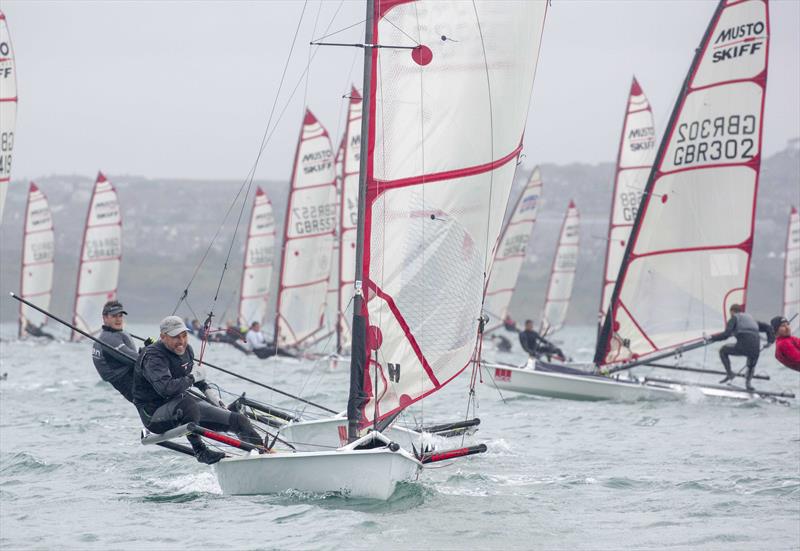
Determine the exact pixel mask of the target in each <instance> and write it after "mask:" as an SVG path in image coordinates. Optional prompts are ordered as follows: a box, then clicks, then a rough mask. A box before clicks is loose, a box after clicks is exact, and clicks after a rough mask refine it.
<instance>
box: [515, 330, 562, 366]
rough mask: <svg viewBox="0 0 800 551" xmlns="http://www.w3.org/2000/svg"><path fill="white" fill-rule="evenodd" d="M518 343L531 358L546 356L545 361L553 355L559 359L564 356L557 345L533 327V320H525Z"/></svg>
mask: <svg viewBox="0 0 800 551" xmlns="http://www.w3.org/2000/svg"><path fill="white" fill-rule="evenodd" d="M519 343H520V345H522V349H523V350H524V351H525V352H527V353H528V355H529V356H530V357H532V358H539V357H541V356H546V357H547V361H550V359H551V357H553V356H555V357H556V359H559V360H564V359H565V358H566V356H564V353H563V352H562V351H561V349H560V348H559V347H557V346H556V345H554V344H553V343H552V342H550V341H548V340H547V339H545V338H544V337H542V336H541V335H540V334H539V333H537V332H536V331H535V330H534V329H533V320H525V329H523V330H522V331H520V332H519Z"/></svg>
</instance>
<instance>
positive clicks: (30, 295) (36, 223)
mask: <svg viewBox="0 0 800 551" xmlns="http://www.w3.org/2000/svg"><path fill="white" fill-rule="evenodd" d="M23 228H24V229H23V236H22V268H21V270H20V283H19V287H20V296H21V297H22V298H24V299H25V300H27V301H28V302H31V303H33V304H35V305H36V306H38V307H40V308H43V309H44V310H48V309H49V308H50V298H51V297H52V294H53V258H54V256H55V234H54V232H53V216H52V214H51V212H50V205H49V204H48V203H47V197H46V196H45V194H44V193H43V192H42V191H41V190H40V189H39V188H38V187H37V186H36V184H34V183H33V182H31V185H30V188H29V190H28V204H27V206H26V207H25V225H24V226H23ZM46 322H47V316H45V315H44V314H42V313H41V312H38V311H36V310H34V309H33V308H31V307H30V306H25V305H24V304H22V303H20V306H19V336H20V337H23V336H24V335H25V326H26V325H27V324H30V325H33V326H35V327H41V326H42V325H44V324H45V323H46Z"/></svg>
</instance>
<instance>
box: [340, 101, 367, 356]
mask: <svg viewBox="0 0 800 551" xmlns="http://www.w3.org/2000/svg"><path fill="white" fill-rule="evenodd" d="M343 145H344V155H343V158H342V195H341V202H340V203H339V217H340V218H339V220H340V225H339V227H340V228H341V229H340V231H341V239H340V240H339V294H338V310H339V326H338V336H337V339H338V340H337V350H338V351H341V350H342V349H346V348H349V347H350V339H351V331H350V320H351V319H352V306H351V304H350V300H351V299H352V298H353V282H354V281H355V277H353V273H354V269H355V264H356V223H357V221H358V173H359V162H360V153H361V94H360V93H359V92H358V90H356V88H355V86H353V87H352V89H351V90H350V106H349V108H348V111H347V127H346V128H345V135H344V141H343ZM348 312H350V317H349V318H348V315H347V313H348Z"/></svg>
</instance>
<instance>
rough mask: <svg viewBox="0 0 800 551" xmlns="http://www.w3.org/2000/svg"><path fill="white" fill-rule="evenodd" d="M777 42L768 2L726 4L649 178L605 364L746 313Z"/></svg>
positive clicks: (607, 325) (677, 342)
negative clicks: (732, 309) (736, 310)
mask: <svg viewBox="0 0 800 551" xmlns="http://www.w3.org/2000/svg"><path fill="white" fill-rule="evenodd" d="M768 36H769V16H768V6H767V2H766V0H740V1H738V2H725V1H724V0H721V1H720V2H719V3H718V5H717V7H716V9H715V11H714V14H713V16H712V18H711V21H710V22H709V25H708V27H707V29H706V31H705V33H704V35H703V39H702V41H701V43H700V47H699V48H698V49H697V50H696V52H695V56H694V59H693V61H692V64H691V66H690V69H689V71H688V73H687V76H686V79H685V80H684V82H683V86H682V87H681V90H680V94H679V97H678V99H677V101H676V103H675V107H674V109H673V111H672V115H671V116H670V120H669V123H668V125H667V127H666V129H665V132H664V137H663V139H662V141H661V144H660V146H659V149H658V152H657V154H656V159H655V162H654V164H653V168H652V170H651V171H650V176H649V178H648V182H647V186H646V187H645V192H644V195H643V198H642V203H641V204H640V206H639V210H638V212H637V215H636V219H635V221H634V225H633V228H632V231H631V238H630V239H629V241H628V244H627V246H626V249H625V254H624V256H623V260H622V263H621V266H620V271H619V275H618V277H617V281H616V285H615V287H614V291H613V293H612V297H611V300H610V305H609V308H608V314H607V315H606V319H605V321H604V324H603V328H602V330H601V332H600V337H599V339H598V343H597V348H596V350H595V358H594V361H595V364H596V365H598V366H600V365H604V364H608V363H617V362H629V361H633V360H636V362H634V363H638V361H639V360H638V359H639V358H641V357H647V356H649V355H650V354H655V353H658V352H660V351H663V350H667V349H685V348H686V347H687V346H693V345H694V344H695V343H697V342H702V341H703V336H704V335H705V334H708V333H711V332H713V331H716V330H717V329H721V328H722V327H724V324H725V322H726V318H727V310H728V308H729V306H730V305H731V304H734V303H739V304H744V302H745V296H746V288H747V280H748V275H749V267H750V253H751V251H752V240H753V228H754V224H755V200H756V194H757V189H758V176H759V169H760V150H761V131H762V122H763V110H764V97H765V90H766V75H767V59H768V56H767V51H768ZM712 38H713V43H712ZM612 346H613V348H612Z"/></svg>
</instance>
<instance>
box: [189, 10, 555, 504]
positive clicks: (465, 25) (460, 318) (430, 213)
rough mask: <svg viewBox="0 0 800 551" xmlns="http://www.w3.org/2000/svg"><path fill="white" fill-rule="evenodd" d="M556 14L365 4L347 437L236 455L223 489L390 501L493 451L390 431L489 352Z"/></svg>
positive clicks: (226, 465) (221, 475)
mask: <svg viewBox="0 0 800 551" xmlns="http://www.w3.org/2000/svg"><path fill="white" fill-rule="evenodd" d="M545 11H546V3H545V2H536V3H533V2H514V1H512V2H495V1H476V2H473V3H472V4H469V5H466V4H463V3H461V2H457V1H452V2H445V1H441V0H437V1H435V2H433V1H430V0H427V1H426V0H418V1H407V2H394V3H391V4H389V3H375V2H372V1H371V0H370V1H368V3H367V24H366V29H367V32H366V37H365V40H364V44H365V46H366V47H365V48H364V50H365V61H364V67H365V70H364V90H365V94H364V105H365V110H364V118H363V121H362V135H363V136H366V137H367V138H368V139H365V140H362V142H361V155H360V161H361V170H360V176H359V177H360V182H359V184H360V185H359V193H358V211H357V212H358V224H357V227H358V228H359V230H360V231H357V239H356V244H357V245H356V249H355V252H356V254H355V259H356V260H355V263H354V266H355V270H354V273H355V274H356V282H355V286H354V288H355V293H354V294H355V296H354V301H353V303H354V307H353V311H354V316H353V323H352V326H351V327H352V330H353V331H352V334H353V340H352V347H351V348H352V355H351V380H350V382H351V387H350V388H351V389H350V399H349V401H348V431H347V438H348V441H349V442H350V443H349V444H348V445H346V446H344V447H341V448H339V449H337V450H335V451H327V452H303V453H296V454H271V455H247V456H239V457H232V458H228V459H223V460H222V461H220V462H219V463H218V464H217V465H216V471H217V476H218V479H219V482H220V486H221V487H222V490H223V492H225V493H233V494H241V493H245V494H253V493H273V492H279V491H285V490H287V489H290V488H292V489H295V490H300V491H310V492H330V491H337V492H342V493H344V494H347V495H351V496H358V497H373V498H379V499H387V498H388V497H389V496H390V495H391V494H392V493H393V492H394V489H395V487H396V485H397V483H398V482H400V481H404V480H411V479H413V478H414V477H416V476H417V474H418V473H419V471H420V470H421V469H422V466H423V464H424V463H427V462H432V461H438V460H444V459H451V458H453V457H458V456H463V455H468V454H471V453H477V452H480V451H484V450H485V446H482V447H481V446H478V447H475V448H465V449H460V450H452V451H448V452H441V453H437V454H433V455H430V454H422V455H417V454H414V455H412V454H411V453H409V452H407V451H406V450H404V449H402V448H401V447H400V446H398V445H397V444H396V443H393V442H391V441H390V440H389V439H388V438H387V437H386V436H384V435H383V434H382V433H381V431H380V429H381V428H383V427H384V426H385V425H388V424H389V423H391V421H393V420H394V419H395V418H396V417H397V416H398V415H399V414H400V413H401V412H402V411H403V410H404V409H405V408H407V407H408V406H410V405H411V404H413V403H414V402H417V401H418V400H420V399H422V398H424V397H425V396H428V395H430V394H431V393H433V392H436V391H437V390H438V389H440V388H441V387H442V386H444V385H445V384H446V383H447V382H449V381H450V380H452V379H453V378H454V377H456V376H457V375H458V374H459V373H461V372H462V371H463V370H464V369H465V368H466V367H467V366H468V365H470V364H471V362H472V361H473V360H475V359H477V358H476V357H475V354H476V350H477V349H478V347H477V343H478V339H479V338H480V334H479V331H478V329H479V327H480V321H479V320H480V318H481V310H482V301H483V291H484V288H485V285H486V281H485V275H484V274H485V273H487V272H488V268H489V267H490V262H491V249H492V247H493V246H494V244H495V242H496V241H497V237H498V236H499V233H500V230H501V226H502V218H503V212H504V211H505V206H506V203H507V201H508V195H509V192H510V188H511V183H512V179H513V175H514V169H515V166H516V160H517V158H518V156H519V153H520V151H521V149H522V135H523V130H524V127H525V119H526V115H527V111H528V103H529V99H530V95H531V91H532V86H533V77H534V73H535V67H536V60H537V58H538V50H539V44H540V38H541V34H542V28H543V25H544V15H545ZM412 36H413V38H412ZM378 45H379V46H380V48H377V47H376V46H378ZM423 77H424V78H423ZM499 98H502V101H497V100H498V99H499ZM376 106H380V109H376ZM463 113H469V115H470V116H469V117H465V116H463ZM362 229H363V230H362ZM369 429H373V430H372V431H370V432H368V431H369ZM184 430H187V429H184ZM177 433H178V434H180V433H181V431H177ZM364 433H366V434H364Z"/></svg>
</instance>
